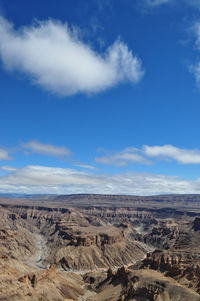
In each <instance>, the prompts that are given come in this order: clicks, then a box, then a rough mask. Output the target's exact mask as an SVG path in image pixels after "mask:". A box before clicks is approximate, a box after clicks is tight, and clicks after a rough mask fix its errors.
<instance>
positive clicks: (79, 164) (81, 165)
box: [74, 161, 96, 170]
mask: <svg viewBox="0 0 200 301" xmlns="http://www.w3.org/2000/svg"><path fill="white" fill-rule="evenodd" d="M74 165H75V166H77V167H81V168H85V169H91V170H95V169H96V168H95V167H94V166H92V165H89V164H85V163H81V162H78V161H76V162H74Z"/></svg>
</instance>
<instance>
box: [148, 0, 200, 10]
mask: <svg viewBox="0 0 200 301" xmlns="http://www.w3.org/2000/svg"><path fill="white" fill-rule="evenodd" d="M142 3H143V5H145V6H149V7H152V8H153V7H159V6H162V5H163V4H179V5H180V4H181V5H183V4H186V5H189V6H192V7H194V8H197V9H200V1H199V0H143V2H142Z"/></svg>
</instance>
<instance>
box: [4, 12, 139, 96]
mask: <svg viewBox="0 0 200 301" xmlns="http://www.w3.org/2000/svg"><path fill="white" fill-rule="evenodd" d="M0 57H1V59H2V61H3V63H4V66H5V67H6V69H7V70H10V71H12V70H18V71H22V72H25V73H26V74H28V75H29V76H30V78H31V79H32V81H33V82H34V83H36V84H38V85H40V86H41V87H43V88H45V89H46V90H48V91H51V92H53V93H57V94H59V95H63V96H67V95H72V94H75V93H79V92H82V93H94V92H99V91H102V90H105V89H107V88H110V87H112V86H114V85H116V84H118V83H120V82H124V81H130V82H131V83H137V82H138V81H139V80H140V79H141V78H142V76H143V74H144V71H143V70H142V66H141V61H140V60H139V59H138V58H137V57H136V56H134V55H133V53H132V51H130V50H129V49H128V46H127V45H126V44H125V43H123V42H122V41H120V40H116V41H115V43H114V44H113V45H111V46H110V47H108V49H107V50H106V51H105V53H103V54H100V53H97V52H96V51H94V50H93V49H92V48H91V47H90V46H89V45H87V44H85V43H84V42H83V41H82V40H81V39H80V38H79V37H78V35H77V33H76V32H74V31H72V30H70V28H69V27H68V26H67V24H62V23H61V22H58V21H53V20H48V21H45V22H38V23H37V24H34V25H32V26H26V27H23V28H20V29H19V30H15V29H14V27H13V25H12V24H11V23H9V22H8V21H7V20H5V19H4V18H3V17H0Z"/></svg>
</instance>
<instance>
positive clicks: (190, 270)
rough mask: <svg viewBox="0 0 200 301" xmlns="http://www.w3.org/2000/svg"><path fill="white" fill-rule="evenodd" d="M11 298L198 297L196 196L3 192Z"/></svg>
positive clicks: (6, 283)
mask: <svg viewBox="0 0 200 301" xmlns="http://www.w3.org/2000/svg"><path fill="white" fill-rule="evenodd" d="M10 300H21V301H23V300H24V301H25V300H27V301H28V300H35V301H37V300H39V301H43V300H51V301H61V300H65V301H67V300H68V301H70V300H75V301H79V300H80V301H81V300H82V301H84V300H85V301H109V300H110V301H127V300H136V301H146V300H147V301H154V300H155V301H156V300H157V301H165V300H166V301H167V300H172V301H173V300H174V301H178V300H180V301H196V300H200V196H198V195H179V196H178V195H174V196H173V195H169V196H156V197H134V196H112V195H111V196H109V195H70V196H26V197H23V198H22V197H21V198H19V197H18V198H16V197H15V198H14V197H0V301H10Z"/></svg>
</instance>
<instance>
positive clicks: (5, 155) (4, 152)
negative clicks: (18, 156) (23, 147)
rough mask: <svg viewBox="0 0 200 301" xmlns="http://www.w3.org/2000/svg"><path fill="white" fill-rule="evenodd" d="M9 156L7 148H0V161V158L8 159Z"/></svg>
mask: <svg viewBox="0 0 200 301" xmlns="http://www.w3.org/2000/svg"><path fill="white" fill-rule="evenodd" d="M10 159H11V157H10V156H9V154H8V152H7V150H5V149H3V148H0V161H1V160H10Z"/></svg>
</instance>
